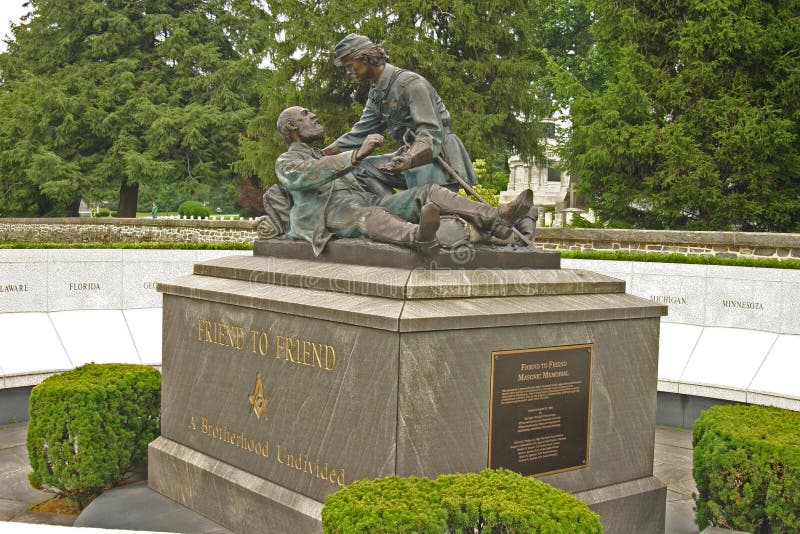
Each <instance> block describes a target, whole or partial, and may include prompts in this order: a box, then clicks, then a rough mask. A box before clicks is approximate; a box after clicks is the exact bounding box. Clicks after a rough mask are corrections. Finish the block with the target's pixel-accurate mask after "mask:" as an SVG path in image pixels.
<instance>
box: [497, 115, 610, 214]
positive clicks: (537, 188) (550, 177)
mask: <svg viewBox="0 0 800 534" xmlns="http://www.w3.org/2000/svg"><path fill="white" fill-rule="evenodd" d="M547 126H548V127H547V129H546V139H545V142H546V146H545V157H544V158H542V161H539V160H537V159H535V158H534V159H531V160H529V161H523V160H522V159H521V158H520V157H519V156H511V157H510V158H509V159H508V167H509V169H510V170H511V172H510V176H509V179H508V189H507V190H506V191H502V192H501V193H500V202H501V203H506V202H511V201H512V200H513V199H514V198H515V197H516V196H517V195H518V194H519V193H520V191H523V190H525V189H531V190H532V191H533V204H534V205H535V206H537V207H538V208H539V221H538V225H539V226H562V225H563V224H565V223H568V222H569V221H570V220H571V219H572V216H573V214H575V213H579V214H582V215H583V216H584V217H585V218H586V219H588V220H590V221H594V214H593V213H591V212H589V213H587V212H586V211H585V210H584V209H581V207H579V204H580V203H579V202H578V201H577V199H576V196H575V183H573V180H572V178H571V176H570V175H569V173H568V172H567V171H565V170H562V169H560V168H559V167H560V165H559V164H560V162H561V160H560V158H559V157H558V154H557V153H556V150H555V148H556V139H555V124H554V123H547Z"/></svg>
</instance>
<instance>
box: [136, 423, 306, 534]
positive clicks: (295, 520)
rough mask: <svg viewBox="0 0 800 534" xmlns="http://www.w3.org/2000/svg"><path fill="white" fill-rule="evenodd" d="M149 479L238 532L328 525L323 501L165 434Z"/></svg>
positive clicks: (151, 452)
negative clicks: (190, 446) (191, 447)
mask: <svg viewBox="0 0 800 534" xmlns="http://www.w3.org/2000/svg"><path fill="white" fill-rule="evenodd" d="M147 478H148V485H149V486H150V488H152V489H153V490H154V491H157V492H158V493H161V494H162V495H165V496H167V497H169V498H170V499H172V500H174V501H176V502H178V503H180V504H182V505H184V506H186V507H187V508H190V509H192V510H194V511H196V512H198V513H201V514H202V515H204V516H206V517H208V518H209V519H211V520H212V521H215V522H217V523H219V524H220V525H223V526H224V527H226V528H229V529H230V530H232V531H234V532H250V531H252V530H253V525H258V530H259V531H260V532H274V533H281V532H292V533H298V534H302V533H314V534H318V533H319V532H321V531H322V521H321V519H320V517H321V515H320V514H321V513H322V503H320V502H317V501H315V500H313V499H310V498H308V497H305V496H303V495H300V494H299V493H296V492H294V491H291V490H288V489H286V488H283V487H281V486H278V485H277V484H273V483H271V482H269V481H267V480H264V479H263V478H259V477H257V476H255V475H252V474H250V473H248V472H246V471H243V470H241V469H239V468H237V467H234V466H232V465H230V464H228V463H225V462H222V461H219V460H217V459H215V458H212V457H211V456H208V455H206V454H203V453H201V452H198V451H195V450H194V449H190V448H189V447H186V446H184V445H181V444H179V443H176V442H174V441H172V440H169V439H167V438H164V437H159V438H157V439H156V440H155V441H153V442H152V443H150V446H149V448H148V468H147Z"/></svg>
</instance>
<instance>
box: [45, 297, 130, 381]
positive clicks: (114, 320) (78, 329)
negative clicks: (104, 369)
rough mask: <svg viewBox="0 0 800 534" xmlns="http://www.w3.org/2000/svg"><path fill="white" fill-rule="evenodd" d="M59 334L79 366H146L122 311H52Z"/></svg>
mask: <svg viewBox="0 0 800 534" xmlns="http://www.w3.org/2000/svg"><path fill="white" fill-rule="evenodd" d="M50 319H51V320H52V321H53V325H54V326H55V329H56V332H57V333H58V336H59V338H60V339H61V342H62V343H63V344H64V347H65V349H66V351H67V354H68V355H69V359H70V361H71V362H72V363H73V365H75V367H78V366H80V365H83V364H85V363H89V362H94V363H142V361H141V360H140V359H139V356H138V354H137V353H136V347H135V346H134V344H133V339H131V333H130V330H128V325H127V323H126V322H125V317H124V316H123V314H122V311H121V310H73V311H62V312H51V313H50Z"/></svg>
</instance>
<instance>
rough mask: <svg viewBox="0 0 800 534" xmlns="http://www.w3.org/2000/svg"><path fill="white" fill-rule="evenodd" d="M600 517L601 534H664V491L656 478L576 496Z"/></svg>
mask: <svg viewBox="0 0 800 534" xmlns="http://www.w3.org/2000/svg"><path fill="white" fill-rule="evenodd" d="M575 497H577V498H578V499H580V500H581V501H583V502H585V503H586V504H587V505H589V508H590V509H591V510H592V511H593V512H595V513H597V514H598V515H599V516H600V522H601V523H602V525H603V531H604V532H610V533H614V532H616V533H620V534H621V533H629V532H635V533H636V534H663V533H664V524H665V520H666V506H665V504H666V497H667V487H666V486H665V485H664V483H663V482H661V481H660V480H659V479H658V478H656V477H653V476H651V477H646V478H640V479H638V480H630V481H625V482H622V483H620V484H615V485H613V486H606V487H603V488H597V489H593V490H589V491H584V492H580V493H577V494H575Z"/></svg>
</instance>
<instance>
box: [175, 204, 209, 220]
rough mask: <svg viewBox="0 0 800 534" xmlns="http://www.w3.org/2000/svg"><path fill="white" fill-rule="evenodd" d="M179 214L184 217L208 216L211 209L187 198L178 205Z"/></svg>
mask: <svg viewBox="0 0 800 534" xmlns="http://www.w3.org/2000/svg"><path fill="white" fill-rule="evenodd" d="M178 215H181V216H183V217H208V216H209V215H211V210H210V209H208V208H207V207H206V206H203V204H201V203H200V202H197V201H194V200H187V201H186V202H184V203H183V204H181V205H180V206H178Z"/></svg>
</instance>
